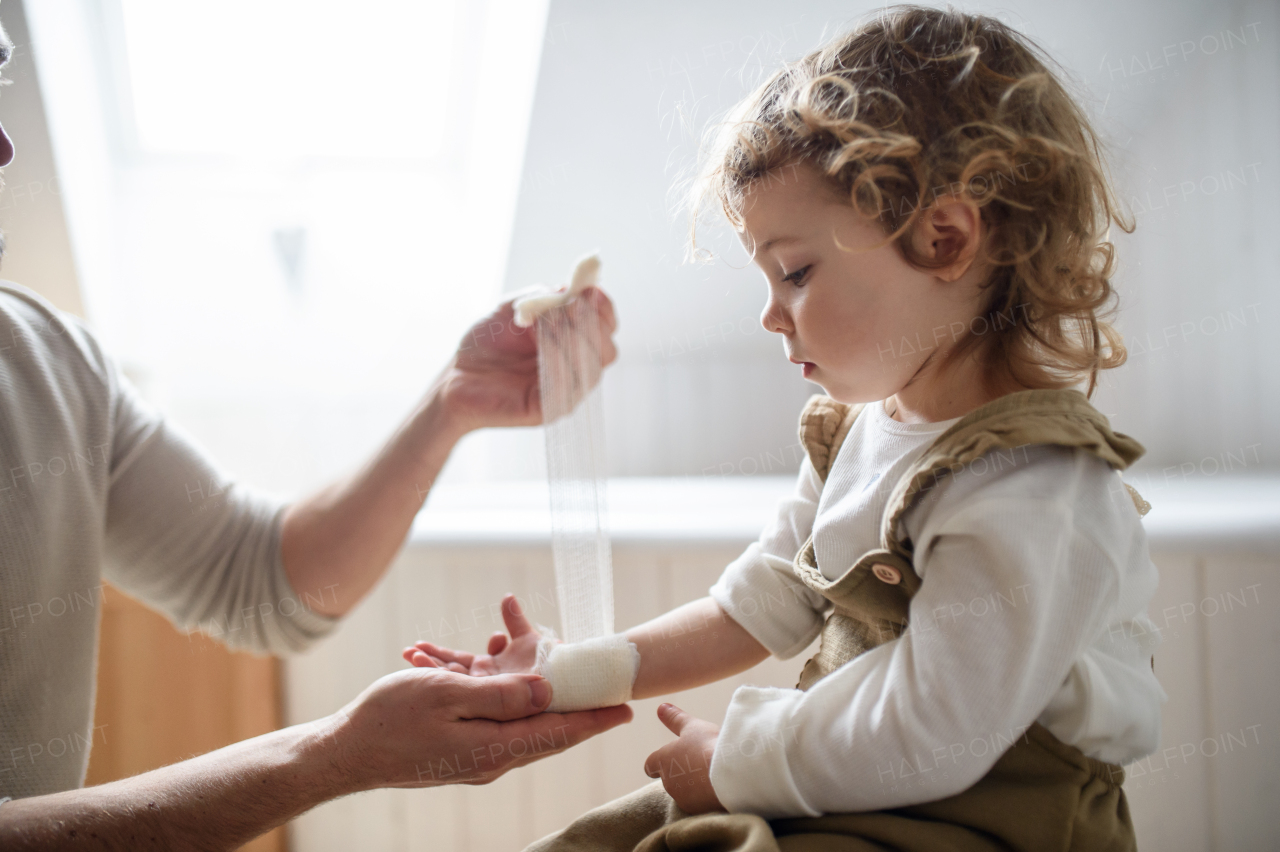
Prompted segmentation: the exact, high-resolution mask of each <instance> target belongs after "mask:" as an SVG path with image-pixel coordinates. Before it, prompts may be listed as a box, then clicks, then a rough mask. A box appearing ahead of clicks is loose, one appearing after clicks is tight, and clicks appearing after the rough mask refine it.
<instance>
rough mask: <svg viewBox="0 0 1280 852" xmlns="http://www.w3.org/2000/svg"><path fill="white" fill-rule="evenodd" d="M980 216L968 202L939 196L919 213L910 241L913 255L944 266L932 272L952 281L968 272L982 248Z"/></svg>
mask: <svg viewBox="0 0 1280 852" xmlns="http://www.w3.org/2000/svg"><path fill="white" fill-rule="evenodd" d="M982 236H983V233H982V213H981V212H980V211H979V210H978V208H977V206H976V205H974V204H972V203H971V202H968V201H964V200H962V199H959V198H955V197H954V196H942V197H940V198H939V199H938V200H937V201H935V202H934V203H933V205H932V206H930V207H928V208H926V209H925V210H924V211H922V212H921V215H920V220H919V221H918V222H917V223H916V228H915V233H914V234H913V236H912V242H913V244H914V248H915V250H916V253H917V254H918V255H919V256H921V257H924V258H927V259H929V260H933V261H940V262H942V263H943V264H944V265H943V266H940V267H937V268H934V269H933V270H932V273H933V275H934V276H936V277H937V278H939V279H941V280H943V281H948V282H950V281H955V280H957V279H959V278H960V277H961V276H963V275H964V274H965V273H966V272H968V271H969V267H971V266H972V265H973V260H974V258H975V257H977V256H978V248H979V247H980V246H981V245H982Z"/></svg>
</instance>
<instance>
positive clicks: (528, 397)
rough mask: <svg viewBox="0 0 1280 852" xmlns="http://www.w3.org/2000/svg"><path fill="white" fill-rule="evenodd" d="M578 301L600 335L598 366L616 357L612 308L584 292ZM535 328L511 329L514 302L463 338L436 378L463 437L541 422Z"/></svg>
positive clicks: (594, 291) (600, 296)
mask: <svg viewBox="0 0 1280 852" xmlns="http://www.w3.org/2000/svg"><path fill="white" fill-rule="evenodd" d="M579 298H583V299H586V300H587V301H588V302H589V303H591V304H592V305H593V306H594V307H595V309H596V313H597V315H598V316H599V318H600V328H601V331H602V339H601V352H600V366H601V367H605V366H607V365H609V364H612V363H613V362H614V360H616V359H617V357H618V350H617V348H616V347H615V346H614V343H613V337H612V336H613V332H614V330H615V329H617V327H618V322H617V318H616V316H615V315H614V312H613V302H612V301H611V300H610V299H609V297H608V296H606V295H605V293H604V291H603V290H600V289H598V288H596V287H588V288H587V289H586V290H583V291H582V295H581V296H580V297H579ZM534 337H535V335H534V330H533V328H521V327H520V326H518V325H516V324H515V319H514V314H513V310H512V301H511V300H508V301H506V302H503V303H502V304H501V305H499V306H498V307H497V309H496V310H494V311H493V313H491V314H489V316H487V317H485V318H484V319H481V320H480V321H478V322H477V323H475V324H474V325H473V326H471V328H470V329H469V330H468V331H467V333H466V334H464V335H463V336H462V342H461V343H459V344H458V351H457V352H456V353H455V354H454V357H453V360H452V361H451V362H450V363H449V366H448V367H447V368H446V369H445V371H444V373H443V374H442V375H441V378H440V387H441V391H442V396H443V399H444V401H445V404H446V408H447V409H448V411H449V412H450V415H451V417H452V418H453V419H454V420H455V421H456V422H457V423H458V424H459V428H460V429H463V430H465V431H470V430H472V429H479V428H482V427H487V426H536V425H537V424H539V423H541V422H542V405H541V400H540V398H539V391H538V354H537V346H536V344H535V341H534Z"/></svg>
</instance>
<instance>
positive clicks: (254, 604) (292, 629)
mask: <svg viewBox="0 0 1280 852" xmlns="http://www.w3.org/2000/svg"><path fill="white" fill-rule="evenodd" d="M282 510H283V505H282V504H281V503H279V502H276V501H272V500H268V499H264V498H263V497H260V496H256V495H252V494H250V493H248V492H247V491H245V490H243V489H242V488H240V487H239V486H237V485H235V484H233V483H232V482H230V481H229V480H228V479H227V477H226V476H224V475H223V474H222V473H220V472H219V471H217V470H216V469H215V468H214V467H213V466H212V465H211V464H210V463H209V461H208V460H207V459H206V458H205V457H204V455H203V454H202V453H201V452H200V451H199V450H198V449H197V448H196V446H195V445H194V444H193V443H192V441H191V440H190V439H188V438H187V437H185V436H184V435H183V434H182V433H181V432H179V431H178V430H177V429H175V428H174V427H173V425H172V424H169V423H167V422H166V421H165V420H164V418H163V417H162V416H161V415H160V414H159V413H157V412H156V411H155V410H154V409H152V408H151V407H149V406H148V405H146V404H145V403H144V402H143V401H142V400H141V399H140V398H139V397H138V395H137V393H136V392H135V391H134V390H133V389H132V388H131V387H130V385H129V384H128V382H127V381H125V380H124V379H123V377H122V376H121V375H120V373H119V372H118V371H117V370H116V368H115V366H114V365H113V364H112V362H111V360H110V359H109V358H108V357H107V356H106V355H105V354H104V353H103V352H102V350H101V349H100V348H99V346H98V344H97V342H96V341H95V340H94V339H93V336H92V335H91V334H90V333H89V332H88V331H87V330H86V329H85V328H84V327H83V326H82V325H80V323H78V322H77V321H76V320H75V319H74V318H72V317H69V316H66V315H63V314H61V313H59V312H58V311H57V310H55V309H54V308H53V307H52V306H51V305H49V304H48V303H47V302H45V301H43V300H42V299H40V298H39V297H38V296H36V295H35V294H34V293H32V292H30V291H29V290H26V289H23V288H21V287H17V286H15V285H12V284H8V283H0V799H3V798H5V797H11V798H19V797H22V796H34V795H40V794H44V793H53V792H57V791H60V790H67V789H72V788H75V787H78V786H80V785H81V784H82V783H83V782H84V775H85V768H86V766H87V765H88V760H89V749H90V747H91V745H92V744H93V743H94V742H101V741H102V738H103V737H107V736H110V732H109V731H94V730H92V726H93V699H94V686H95V683H94V677H95V672H96V667H97V665H96V663H97V645H98V621H99V617H100V603H101V600H102V596H101V587H102V581H103V579H107V580H110V581H111V583H112V584H113V585H115V586H117V587H119V588H120V589H122V590H124V591H125V592H127V593H129V594H130V595H132V596H134V597H136V598H138V599H139V600H141V601H143V602H144V603H146V604H148V605H149V606H151V607H153V608H155V609H157V610H159V611H160V612H162V613H164V614H165V615H167V616H168V617H169V618H170V619H172V620H173V621H174V623H175V624H177V625H178V626H179V627H181V628H197V627H200V628H203V629H205V630H206V631H207V632H209V633H211V634H213V635H215V636H218V637H219V638H221V639H223V640H224V641H225V642H226V643H227V644H229V645H232V646H234V647H240V648H247V649H251V650H253V651H257V652H264V653H265V652H271V653H277V652H284V651H291V650H296V649H300V648H302V647H303V646H305V645H306V644H308V643H309V642H311V641H312V640H314V639H316V638H318V637H320V636H322V635H324V634H325V633H326V632H328V631H329V630H330V629H331V628H332V626H333V624H334V623H335V622H334V620H333V619H331V618H328V617H325V616H321V615H320V614H318V613H316V612H313V611H311V607H312V606H314V605H315V603H316V602H318V601H319V600H322V599H324V596H325V595H332V594H333V591H332V590H331V589H330V590H324V589H309V590H297V591H295V590H294V589H293V588H292V587H291V586H290V584H289V581H288V579H287V578H286V576H285V573H284V568H283V565H282V564H281V559H280V518H281V514H282Z"/></svg>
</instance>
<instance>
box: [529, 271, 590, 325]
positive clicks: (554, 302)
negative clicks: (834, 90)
mask: <svg viewBox="0 0 1280 852" xmlns="http://www.w3.org/2000/svg"><path fill="white" fill-rule="evenodd" d="M599 280H600V257H599V256H598V255H594V254H589V255H587V256H586V257H584V258H582V259H581V260H579V261H578V264H577V266H575V267H574V269H573V277H572V278H571V279H569V286H568V287H566V288H565V289H563V290H546V289H543V290H535V291H532V292H530V293H529V294H528V295H524V296H520V297H519V298H517V299H516V300H515V302H514V304H512V306H511V307H512V310H514V311H515V323H516V325H518V326H520V327H521V328H528V327H529V326H531V325H533V324H534V323H535V322H536V321H537V319H538V315H539V314H541V313H545V312H546V311H549V310H550V309H552V308H555V307H559V306H560V305H563V304H565V303H567V302H569V301H570V300H572V299H575V298H577V296H578V294H579V293H581V292H582V291H583V290H585V289H587V288H588V287H594V286H596V284H597V283H598V282H599Z"/></svg>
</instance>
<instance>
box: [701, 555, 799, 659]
mask: <svg viewBox="0 0 1280 852" xmlns="http://www.w3.org/2000/svg"><path fill="white" fill-rule="evenodd" d="M790 571H791V563H789V562H787V561H786V560H785V559H780V558H778V557H776V556H772V555H770V554H768V553H765V552H763V551H762V550H761V549H760V545H759V543H758V542H754V543H752V544H751V545H750V546H749V547H748V548H747V549H746V550H745V551H744V552H743V554H742V555H741V556H739V557H738V558H737V559H735V560H734V561H733V562H731V563H729V567H728V568H726V569H725V571H724V573H723V574H721V575H720V579H719V580H717V581H716V584H715V585H714V586H712V587H711V589H710V592H709V594H710V595H711V597H712V598H713V599H714V600H715V602H716V603H718V604H719V605H720V608H721V609H723V610H724V611H725V613H727V614H728V615H729V617H730V618H732V619H733V620H734V621H736V622H738V624H741V625H742V627H743V628H744V629H745V630H746V631H747V632H748V633H750V634H751V636H752V638H754V639H755V640H756V641H757V642H759V643H760V644H761V645H763V646H764V647H765V648H767V649H768V650H769V653H771V654H773V655H774V656H775V657H777V658H779V659H781V660H787V659H790V658H791V657H794V656H795V655H796V654H799V653H800V652H801V651H803V650H804V649H805V648H807V647H809V643H811V642H812V641H813V640H814V638H816V637H817V635H818V633H819V632H820V631H821V630H822V609H821V607H822V606H823V605H824V604H825V601H823V600H822V598H821V596H820V595H818V594H817V593H815V592H811V591H810V590H809V589H808V588H807V587H806V586H805V585H804V584H802V583H801V582H800V581H799V580H796V579H794V578H792V577H791V576H789V574H790Z"/></svg>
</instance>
